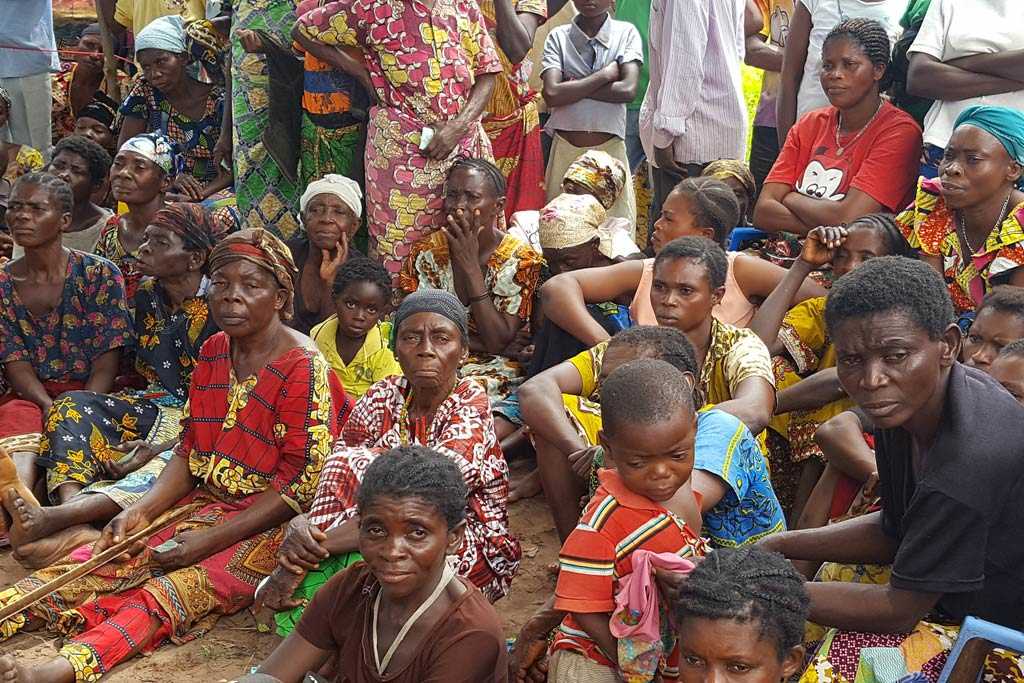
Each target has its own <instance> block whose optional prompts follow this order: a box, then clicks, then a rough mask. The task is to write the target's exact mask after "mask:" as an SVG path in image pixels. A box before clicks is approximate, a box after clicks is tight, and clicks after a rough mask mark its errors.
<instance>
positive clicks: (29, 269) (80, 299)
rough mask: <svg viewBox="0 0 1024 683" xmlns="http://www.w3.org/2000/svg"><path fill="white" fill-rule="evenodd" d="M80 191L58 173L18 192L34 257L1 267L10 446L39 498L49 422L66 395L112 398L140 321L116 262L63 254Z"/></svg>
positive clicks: (4, 441) (2, 435)
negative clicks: (132, 314) (135, 320)
mask: <svg viewBox="0 0 1024 683" xmlns="http://www.w3.org/2000/svg"><path fill="white" fill-rule="evenodd" d="M73 208H74V200H73V195H72V191H71V188H70V187H68V184H67V183H65V182H64V181H63V180H60V179H59V178H57V177H56V176H52V175H50V174H48V173H30V174H28V175H25V176H22V177H21V178H20V179H19V180H18V182H17V183H15V185H14V191H13V193H12V195H11V203H10V206H9V207H8V209H7V222H8V225H9V226H10V229H11V234H12V235H13V237H14V239H15V241H16V243H17V244H18V245H19V246H20V247H21V248H22V249H23V250H24V252H25V255H24V256H22V257H21V258H17V259H14V260H13V261H10V262H8V263H6V264H4V265H3V267H2V268H0V302H2V306H0V363H3V375H4V379H5V380H6V385H7V386H8V387H9V389H8V390H7V392H6V393H5V394H4V395H3V396H2V397H0V446H2V447H4V448H6V449H7V451H9V452H10V453H11V454H12V455H13V457H14V460H15V462H16V464H17V466H18V474H19V477H20V478H21V480H22V482H24V484H25V485H26V486H27V488H28V489H29V490H32V489H34V488H35V486H36V483H37V482H38V480H39V477H38V471H37V469H36V462H35V460H36V456H38V455H39V447H40V443H39V442H40V437H41V435H42V432H43V420H44V418H45V417H46V416H47V415H48V414H49V412H50V408H51V406H52V405H53V403H54V399H55V398H56V397H57V396H59V395H60V394H62V393H64V392H65V391H69V390H72V389H87V390H89V391H95V392H98V393H106V392H109V391H110V390H111V389H112V388H113V386H114V378H115V377H116V376H117V370H118V364H119V361H120V359H121V352H122V349H123V348H124V347H125V346H127V345H128V344H129V342H130V337H131V319H130V318H129V315H128V309H127V307H126V305H125V294H124V281H123V280H122V279H121V274H120V273H119V272H118V270H117V268H116V267H115V266H114V265H113V264H112V263H110V261H107V260H106V259H103V258H99V257H97V256H93V255H92V254H85V253H82V252H80V251H75V250H73V249H68V248H67V247H64V246H62V243H61V240H62V239H63V236H64V230H65V229H66V228H67V227H68V225H70V224H71V215H72V211H73Z"/></svg>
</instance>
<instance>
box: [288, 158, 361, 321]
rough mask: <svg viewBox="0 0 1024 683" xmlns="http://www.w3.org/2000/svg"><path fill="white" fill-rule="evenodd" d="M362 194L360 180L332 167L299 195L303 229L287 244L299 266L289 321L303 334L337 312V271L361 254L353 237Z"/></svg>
mask: <svg viewBox="0 0 1024 683" xmlns="http://www.w3.org/2000/svg"><path fill="white" fill-rule="evenodd" d="M362 197H363V193H362V191H361V190H360V189H359V184H358V183H356V181H354V180H352V179H351V178H346V177H345V176H341V175H337V174H334V173H329V174H328V175H326V176H324V177H323V178H320V179H319V180H316V181H314V182H312V183H310V184H309V186H308V187H307V188H306V191H305V192H303V193H302V198H301V199H299V212H300V215H301V217H302V226H303V227H304V228H305V229H304V230H303V231H302V233H300V234H299V236H298V237H296V238H295V239H292V240H289V241H288V248H289V249H291V252H292V258H293V259H295V264H296V265H297V266H298V268H299V277H298V279H297V283H296V287H295V317H294V318H292V321H291V326H292V327H294V328H295V329H297V330H299V331H300V332H303V333H304V334H309V331H310V330H311V329H312V328H313V326H314V325H316V324H318V323H321V322H323V321H324V320H326V319H327V318H328V317H330V315H331V314H333V313H334V299H333V298H332V297H331V289H332V288H333V286H334V276H335V275H336V274H337V272H338V268H340V267H341V265H342V264H343V263H345V261H347V260H348V259H349V258H350V257H352V256H358V255H361V254H359V251H358V250H357V249H356V248H355V247H354V246H353V245H352V237H353V236H354V235H355V233H356V231H357V230H358V229H359V220H360V218H361V217H362V215H363V202H362Z"/></svg>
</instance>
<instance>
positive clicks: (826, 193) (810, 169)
mask: <svg viewBox="0 0 1024 683" xmlns="http://www.w3.org/2000/svg"><path fill="white" fill-rule="evenodd" d="M842 186H843V170H842V169H841V168H825V167H824V166H823V165H822V164H821V162H820V161H818V160H817V159H814V160H813V161H811V162H810V163H809V164H807V168H806V169H804V177H803V178H801V179H800V181H799V182H798V183H797V184H796V190H797V192H799V193H800V194H802V195H806V196H808V197H814V198H815V199H828V200H831V201H833V202H838V201H841V200H842V199H843V198H844V197H846V193H845V192H839V188H841V187H842Z"/></svg>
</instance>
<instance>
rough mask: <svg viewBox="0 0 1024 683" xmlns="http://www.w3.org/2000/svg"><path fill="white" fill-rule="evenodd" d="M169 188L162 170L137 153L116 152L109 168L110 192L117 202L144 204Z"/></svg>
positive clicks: (168, 182)
mask: <svg viewBox="0 0 1024 683" xmlns="http://www.w3.org/2000/svg"><path fill="white" fill-rule="evenodd" d="M169 186H170V181H169V180H168V178H167V174H166V173H164V170H163V169H162V168H160V167H159V166H157V165H156V164H155V163H153V162H152V161H150V160H149V159H147V158H146V157H144V156H142V155H141V154H139V153H138V152H129V151H121V152H118V153H117V156H115V157H114V163H113V164H111V166H110V191H111V193H113V195H114V199H116V200H117V201H119V202H124V203H125V204H146V203H148V202H151V201H153V200H154V199H155V198H156V197H157V195H159V194H161V193H163V192H166V191H167V189H168V187H169Z"/></svg>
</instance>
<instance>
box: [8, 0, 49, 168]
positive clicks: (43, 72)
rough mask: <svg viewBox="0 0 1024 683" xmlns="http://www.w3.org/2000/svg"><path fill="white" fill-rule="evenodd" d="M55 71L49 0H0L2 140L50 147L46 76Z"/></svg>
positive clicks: (36, 147) (36, 146) (42, 148)
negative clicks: (6, 99) (6, 114)
mask: <svg viewBox="0 0 1024 683" xmlns="http://www.w3.org/2000/svg"><path fill="white" fill-rule="evenodd" d="M59 68H60V60H59V59H58V58H57V41H56V39H55V38H54V36H53V8H52V6H51V4H50V0H3V1H2V2H0V87H2V88H3V89H4V90H6V91H7V93H8V94H9V95H10V96H11V111H10V118H9V120H8V122H7V131H6V134H5V135H4V137H5V138H6V139H7V140H9V141H11V142H16V143H18V144H22V145H28V146H29V147H32V148H34V149H38V150H40V151H42V152H45V151H46V150H47V149H49V148H50V135H51V131H50V106H51V103H52V99H51V91H50V78H51V76H50V74H51V73H53V72H55V71H57V70H58V69H59Z"/></svg>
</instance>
